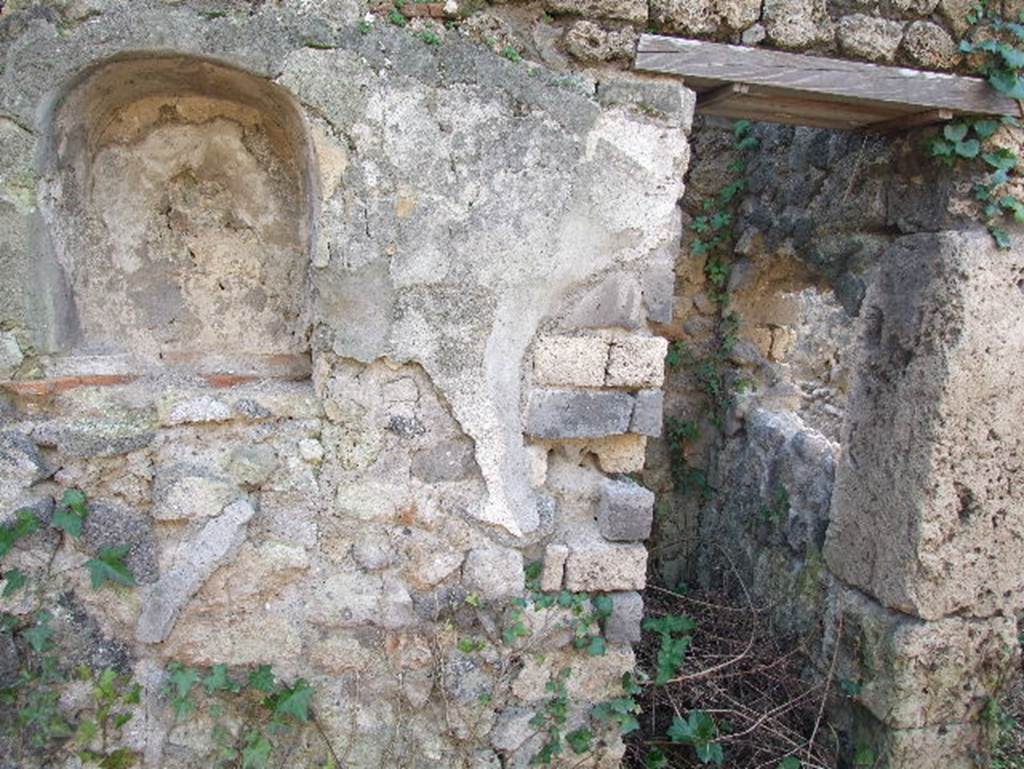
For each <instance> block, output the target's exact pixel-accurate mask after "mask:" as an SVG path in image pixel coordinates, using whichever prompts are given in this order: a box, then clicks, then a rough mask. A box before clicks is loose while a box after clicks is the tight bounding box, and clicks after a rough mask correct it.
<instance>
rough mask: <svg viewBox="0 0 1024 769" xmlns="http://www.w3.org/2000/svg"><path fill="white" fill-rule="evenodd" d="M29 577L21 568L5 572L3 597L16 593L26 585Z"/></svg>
mask: <svg viewBox="0 0 1024 769" xmlns="http://www.w3.org/2000/svg"><path fill="white" fill-rule="evenodd" d="M26 582H28V577H26V576H25V572H23V571H22V570H21V569H8V570H7V571H6V572H4V592H3V593H2V594H0V596H2V597H3V598H7V597H8V596H12V595H14V594H15V593H16V592H17V591H18V590H20V589H21V588H23V587H24V586H25V583H26Z"/></svg>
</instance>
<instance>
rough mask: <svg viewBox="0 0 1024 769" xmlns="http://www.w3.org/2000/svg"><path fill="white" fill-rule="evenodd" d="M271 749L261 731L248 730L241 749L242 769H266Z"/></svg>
mask: <svg viewBox="0 0 1024 769" xmlns="http://www.w3.org/2000/svg"><path fill="white" fill-rule="evenodd" d="M272 749H273V745H271V744H270V741H269V740H268V739H267V738H266V737H264V736H263V733H262V732H259V731H253V732H250V733H249V737H248V739H247V740H246V744H245V747H244V748H243V749H242V769H266V767H267V765H268V763H269V761H270V751H271V750H272Z"/></svg>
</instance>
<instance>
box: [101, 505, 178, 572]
mask: <svg viewBox="0 0 1024 769" xmlns="http://www.w3.org/2000/svg"><path fill="white" fill-rule="evenodd" d="M82 534H83V537H84V540H85V544H86V546H87V547H88V548H89V549H90V550H91V551H93V552H99V551H100V550H103V549H105V548H108V547H120V546H122V545H127V546H128V548H129V549H128V555H126V556H125V559H124V562H125V564H126V565H127V566H128V569H129V570H130V571H131V573H132V574H133V575H134V577H135V579H136V580H137V581H138V582H140V583H142V584H146V583H150V582H156V580H157V577H158V576H159V575H160V564H159V562H158V560H157V552H156V538H155V537H154V536H153V522H152V519H150V517H149V516H147V515H143V514H142V513H139V512H136V511H134V510H129V509H127V508H124V507H121V506H119V505H112V504H110V503H107V502H102V501H95V502H90V503H89V517H88V518H86V519H85V525H84V527H83V529H82Z"/></svg>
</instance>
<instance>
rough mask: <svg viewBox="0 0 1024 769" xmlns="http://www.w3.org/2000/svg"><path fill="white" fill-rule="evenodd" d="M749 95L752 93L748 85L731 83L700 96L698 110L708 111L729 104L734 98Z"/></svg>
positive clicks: (698, 97)
mask: <svg viewBox="0 0 1024 769" xmlns="http://www.w3.org/2000/svg"><path fill="white" fill-rule="evenodd" d="M748 93H750V86H749V85H747V84H746V83H729V85H723V86H720V87H718V88H715V89H714V90H711V91H705V92H704V93H702V94H699V95H698V96H697V109H699V110H704V111H707V110H709V109H710V108H711V107H714V106H715V105H716V104H722V103H723V102H725V103H729V102H731V101H733V100H734V97H736V96H744V95H746V94H748Z"/></svg>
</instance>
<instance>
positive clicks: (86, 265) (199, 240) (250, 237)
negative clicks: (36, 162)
mask: <svg viewBox="0 0 1024 769" xmlns="http://www.w3.org/2000/svg"><path fill="white" fill-rule="evenodd" d="M51 139H52V141H51V151H50V152H49V153H48V156H47V163H48V165H49V167H48V168H47V174H46V178H47V185H48V189H47V191H46V192H47V195H46V197H47V202H46V205H45V210H46V215H47V218H48V219H49V221H48V225H49V233H50V239H51V244H52V248H53V251H54V256H55V261H56V263H57V265H58V267H59V270H58V271H57V276H58V277H57V280H56V282H57V283H59V284H62V286H61V289H59V290H55V292H54V293H55V294H56V295H58V297H59V298H58V303H60V302H63V303H64V304H65V305H66V306H64V307H57V308H55V309H56V310H57V312H56V313H55V315H56V316H57V317H63V318H64V320H63V322H62V323H61V324H60V326H61V327H60V328H59V329H57V330H56V333H55V334H53V335H52V336H53V338H54V340H55V343H56V344H55V346H56V349H57V350H58V352H59V355H58V356H57V357H55V358H54V360H55V361H57V362H58V363H57V365H56V366H55V368H56V369H61V368H63V369H64V370H65V371H68V370H70V369H77V371H75V372H74V373H81V372H82V370H83V369H85V370H91V371H93V372H96V373H110V372H111V371H117V370H118V369H122V368H123V369H126V370H131V371H138V370H143V371H144V370H149V369H153V368H162V367H165V366H174V367H178V368H181V369H184V370H188V371H198V372H202V373H212V372H230V373H245V374H290V375H294V374H299V373H303V370H304V369H305V370H308V360H309V355H308V329H309V320H308V313H307V307H306V297H307V296H308V294H309V292H308V286H307V280H308V276H307V270H308V264H309V254H310V249H311V246H312V240H313V222H314V221H315V210H314V208H315V203H314V201H315V200H316V195H315V186H316V185H315V181H314V176H313V174H312V171H311V169H312V168H313V167H314V166H313V163H312V150H311V149H310V144H309V142H308V141H307V135H306V129H305V126H304V123H303V120H302V118H301V117H300V114H299V111H298V110H297V109H296V107H295V106H294V104H293V102H292V99H291V97H290V96H289V95H288V94H287V93H286V92H285V91H284V90H283V89H281V88H279V87H278V86H275V85H273V84H271V83H268V82H267V81H265V80H262V79H260V78H257V77H255V76H252V75H249V74H247V73H245V72H242V71H239V70H236V69H233V68H230V67H227V66H224V65H221V64H218V63H214V62H211V61H206V60H202V59H196V58H186V57H180V56H146V57H134V58H123V59H118V60H114V61H109V62H106V63H104V64H102V65H100V66H98V67H95V68H93V69H92V70H91V71H90V72H88V73H87V74H86V75H84V76H83V77H81V78H79V79H78V81H77V82H76V83H75V84H74V85H72V87H71V88H70V89H68V91H67V92H66V94H65V96H64V98H63V99H62V100H61V101H60V103H59V105H58V106H57V109H56V111H55V113H54V116H53V120H52V135H51ZM126 373H127V371H126Z"/></svg>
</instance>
